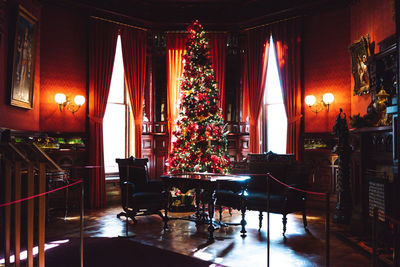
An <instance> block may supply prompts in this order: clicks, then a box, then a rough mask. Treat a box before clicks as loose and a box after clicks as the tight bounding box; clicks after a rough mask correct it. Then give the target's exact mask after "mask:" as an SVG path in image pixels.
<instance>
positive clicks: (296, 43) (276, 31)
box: [272, 20, 302, 160]
mask: <svg viewBox="0 0 400 267" xmlns="http://www.w3.org/2000/svg"><path fill="white" fill-rule="evenodd" d="M301 25H302V23H301V22H300V21H298V20H296V21H288V22H284V23H280V24H277V25H274V26H273V29H272V36H273V38H274V40H275V43H276V46H275V47H276V52H277V53H276V55H277V57H278V65H279V72H280V79H281V84H282V90H283V102H284V104H285V109H286V115H287V119H288V127H287V142H286V152H287V153H290V154H295V155H296V159H297V160H299V159H300V155H301V153H300V151H301V150H300V148H301V143H300V142H301V140H300V128H301V118H302V114H301V105H302V101H301V42H302V40H301Z"/></svg>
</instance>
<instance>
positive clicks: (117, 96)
mask: <svg viewBox="0 0 400 267" xmlns="http://www.w3.org/2000/svg"><path fill="white" fill-rule="evenodd" d="M128 119H129V105H128V100H127V92H126V90H125V76H124V63H123V60H122V49H121V37H120V36H118V40H117V48H116V52H115V59H114V68H113V73H112V77H111V85H110V93H109V95H108V100H107V107H106V113H105V115H104V119H103V144H104V165H105V172H106V175H110V174H113V173H118V165H117V163H116V162H115V159H116V158H125V157H127V155H128V142H129V138H128V136H129V123H128Z"/></svg>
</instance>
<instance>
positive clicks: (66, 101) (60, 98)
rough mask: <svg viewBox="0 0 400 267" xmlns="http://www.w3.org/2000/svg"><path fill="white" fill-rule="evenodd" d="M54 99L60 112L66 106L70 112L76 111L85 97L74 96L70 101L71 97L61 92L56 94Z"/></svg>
mask: <svg viewBox="0 0 400 267" xmlns="http://www.w3.org/2000/svg"><path fill="white" fill-rule="evenodd" d="M54 99H55V101H56V103H57V104H58V107H59V108H60V111H61V112H62V111H63V110H64V109H65V108H66V109H67V110H69V111H71V112H72V114H74V113H75V112H77V111H78V110H79V109H80V107H81V106H82V105H83V104H85V97H84V96H83V95H77V96H75V97H74V102H72V101H71V98H70V97H69V96H66V95H65V94H62V93H59V94H56V95H55V97H54Z"/></svg>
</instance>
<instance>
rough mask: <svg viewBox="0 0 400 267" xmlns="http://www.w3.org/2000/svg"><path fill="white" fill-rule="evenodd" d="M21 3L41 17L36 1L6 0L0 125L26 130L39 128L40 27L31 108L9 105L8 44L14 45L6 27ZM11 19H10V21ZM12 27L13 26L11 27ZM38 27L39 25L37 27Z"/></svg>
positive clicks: (0, 55) (0, 53)
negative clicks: (17, 0)
mask: <svg viewBox="0 0 400 267" xmlns="http://www.w3.org/2000/svg"><path fill="white" fill-rule="evenodd" d="M18 3H19V4H21V5H22V6H23V7H24V8H25V9H26V10H28V11H29V12H30V13H31V14H33V15H34V16H35V17H36V18H37V19H38V21H39V25H40V19H41V12H40V7H38V5H37V1H30V0H22V1H19V2H16V1H7V2H6V5H7V6H6V12H5V14H6V17H5V21H4V23H5V25H4V29H5V33H4V35H3V37H2V40H1V42H0V114H1V115H0V127H5V128H11V129H17V130H28V131H37V130H39V103H40V91H41V90H40V29H39V31H38V42H37V47H36V49H37V51H36V64H35V81H34V99H33V109H30V110H29V109H22V108H18V107H13V106H10V105H9V104H8V103H9V98H8V95H9V94H8V92H9V90H10V87H9V84H8V71H9V70H8V65H7V61H8V60H12V57H13V52H12V51H13V50H12V49H11V50H10V52H11V53H10V54H9V53H8V52H9V46H12V47H13V46H14V40H11V37H10V36H9V33H8V28H9V26H10V23H11V25H13V24H15V20H14V19H12V18H10V16H9V14H10V13H13V12H12V11H13V9H14V8H16V7H17V5H18ZM11 20H12V21H11ZM13 28H14V27H13ZM39 28H40V27H39Z"/></svg>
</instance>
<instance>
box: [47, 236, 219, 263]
mask: <svg viewBox="0 0 400 267" xmlns="http://www.w3.org/2000/svg"><path fill="white" fill-rule="evenodd" d="M46 243H52V242H46ZM79 248H80V240H79V239H70V240H69V241H68V242H65V243H62V244H59V246H57V247H54V248H51V249H49V250H47V251H46V266H50V267H52V266H57V267H64V266H65V267H71V266H77V267H79V266H80V250H79ZM84 248H85V249H84V266H96V267H101V266H107V267H118V266H140V267H142V266H163V267H164V266H168V267H169V266H171V267H175V266H176V267H181V266H190V267H197V266H198V267H203V266H204V267H205V266H222V265H218V264H215V263H212V262H208V261H204V260H200V259H198V258H194V257H190V256H186V255H182V254H178V253H175V252H172V251H168V250H164V249H160V248H157V247H153V246H149V245H145V244H141V243H139V242H137V241H135V240H134V238H133V239H126V238H117V237H116V238H100V237H99V238H85V240H84Z"/></svg>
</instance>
